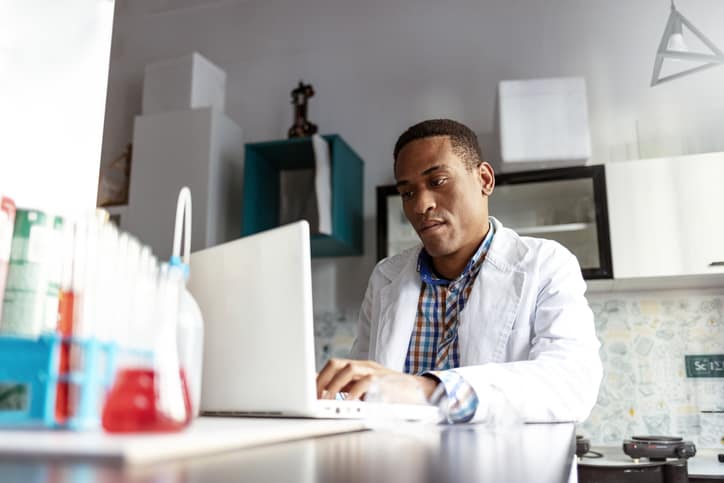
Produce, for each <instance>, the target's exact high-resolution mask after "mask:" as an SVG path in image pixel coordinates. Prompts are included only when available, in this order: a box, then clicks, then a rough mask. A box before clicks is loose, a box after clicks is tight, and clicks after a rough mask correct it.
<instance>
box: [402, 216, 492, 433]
mask: <svg viewBox="0 0 724 483" xmlns="http://www.w3.org/2000/svg"><path fill="white" fill-rule="evenodd" d="M489 226H490V229H489V230H488V234H487V236H486V237H485V239H484V240H483V242H482V243H481V244H480V247H478V249H477V251H476V252H475V254H474V255H473V256H472V258H471V259H470V261H469V262H468V264H467V265H466V266H465V269H464V270H463V272H462V273H461V274H460V275H459V276H458V278H456V279H455V280H447V279H443V278H440V277H438V276H437V275H435V272H434V270H433V268H432V258H431V257H430V255H429V254H428V253H427V252H426V251H425V249H424V248H423V249H422V250H421V251H420V255H419V257H418V261H417V271H418V272H419V273H420V279H421V280H422V288H421V290H420V298H419V300H418V303H417V318H416V321H415V327H414V329H413V331H412V336H411V337H410V345H409V347H408V350H407V358H406V359H405V372H406V373H408V374H429V375H431V376H434V377H435V378H437V379H439V380H440V382H441V383H442V384H443V386H444V389H445V393H446V395H447V397H448V401H449V409H450V412H449V418H450V419H451V421H452V422H466V421H469V420H470V419H471V418H472V417H473V415H474V414H475V410H476V409H477V407H478V397H477V395H476V394H475V391H474V390H473V388H472V386H471V385H470V384H469V383H468V382H466V381H465V380H464V379H463V378H462V376H460V375H458V374H457V373H456V372H454V371H453V370H452V369H454V368H456V367H460V351H459V344H458V324H459V319H460V312H462V311H463V309H464V308H465V305H466V303H467V301H468V298H469V297H470V292H471V291H472V289H473V283H474V282H475V279H476V278H477V276H478V273H479V272H480V267H481V266H482V264H483V260H484V259H485V254H486V253H487V252H488V248H490V244H491V242H492V241H493V234H494V228H493V224H492V223H490V224H489Z"/></svg>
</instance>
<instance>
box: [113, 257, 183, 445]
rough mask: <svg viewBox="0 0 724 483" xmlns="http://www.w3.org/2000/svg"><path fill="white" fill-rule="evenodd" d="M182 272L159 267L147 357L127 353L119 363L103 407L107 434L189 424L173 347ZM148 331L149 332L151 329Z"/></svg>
mask: <svg viewBox="0 0 724 483" xmlns="http://www.w3.org/2000/svg"><path fill="white" fill-rule="evenodd" d="M182 286H183V278H182V274H181V273H180V271H178V270H173V269H171V270H169V268H168V265H166V264H164V265H163V266H162V267H161V270H160V273H159V274H158V279H157V281H156V287H155V301H156V303H155V310H154V311H153V313H154V318H153V319H154V322H155V324H151V325H150V327H149V331H150V332H152V333H153V341H154V344H153V351H152V352H151V353H148V352H146V353H143V352H137V353H129V354H126V356H125V360H124V361H120V365H121V369H120V370H119V372H118V374H117V375H116V380H115V382H114V385H113V388H112V389H111V391H110V392H109V394H108V396H107V399H106V404H105V407H104V408H103V428H104V429H105V430H106V431H109V432H116V433H123V432H162V431H179V430H181V429H183V428H184V427H186V426H187V425H188V424H189V423H190V422H191V416H192V413H191V401H190V399H189V392H188V384H187V381H186V374H185V373H184V371H183V369H182V368H181V366H180V362H179V357H178V349H177V345H176V331H177V325H178V304H179V293H180V290H181V288H182ZM151 329H152V330H151Z"/></svg>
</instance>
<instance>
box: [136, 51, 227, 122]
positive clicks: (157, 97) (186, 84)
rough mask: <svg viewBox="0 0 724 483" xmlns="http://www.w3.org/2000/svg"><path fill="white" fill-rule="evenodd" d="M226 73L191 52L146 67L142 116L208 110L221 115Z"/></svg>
mask: <svg viewBox="0 0 724 483" xmlns="http://www.w3.org/2000/svg"><path fill="white" fill-rule="evenodd" d="M225 102H226V72H224V71H223V70H221V69H220V68H219V67H217V66H216V65H214V64H212V63H211V62H210V61H209V60H208V59H206V58H205V57H204V56H202V55H201V54H199V53H197V52H194V53H192V54H189V55H184V56H183V57H177V58H175V59H165V60H161V61H158V62H154V63H152V64H148V65H147V66H146V69H145V74H144V78H143V114H144V115H149V114H158V113H162V112H169V111H177V110H183V109H196V108H202V107H211V108H213V109H214V110H216V111H218V112H224V106H225Z"/></svg>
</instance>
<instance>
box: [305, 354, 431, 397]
mask: <svg viewBox="0 0 724 483" xmlns="http://www.w3.org/2000/svg"><path fill="white" fill-rule="evenodd" d="M390 375H395V376H397V377H402V378H410V382H411V384H409V387H419V388H420V389H421V390H422V392H423V394H424V395H425V397H426V398H429V397H430V395H431V394H432V392H433V391H434V390H435V387H437V381H436V380H435V379H433V378H429V377H423V376H411V375H409V374H403V373H401V372H397V371H393V370H392V369H387V368H386V367H384V366H382V365H380V364H378V363H377V362H375V361H357V360H351V359H330V360H329V361H328V362H327V364H326V365H325V366H324V369H322V371H321V372H320V373H319V375H317V397H318V398H319V399H334V398H335V396H336V394H337V393H338V392H346V393H347V397H346V399H360V398H361V397H362V396H363V395H364V394H365V393H366V392H367V390H368V389H369V387H370V385H371V384H372V382H373V381H374V380H375V378H379V377H383V376H390Z"/></svg>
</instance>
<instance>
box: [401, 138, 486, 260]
mask: <svg viewBox="0 0 724 483" xmlns="http://www.w3.org/2000/svg"><path fill="white" fill-rule="evenodd" d="M395 178H396V179H397V190H398V191H399V193H400V195H401V197H402V206H403V208H404V211H405V216H407V219H408V220H409V221H410V223H411V224H412V226H413V228H414V229H415V231H416V232H417V234H418V236H419V237H420V239H421V240H422V244H423V245H424V246H425V250H427V252H428V253H429V254H430V256H431V257H433V258H437V257H447V256H451V255H453V256H454V255H455V254H456V253H458V252H459V251H460V250H464V251H465V252H471V253H472V252H474V250H475V249H476V248H477V246H478V245H479V244H480V242H481V241H482V238H483V236H484V235H485V233H486V231H487V229H488V202H487V195H489V194H490V193H491V192H492V190H493V186H494V184H495V180H494V175H493V171H492V168H491V167H490V165H488V164H487V163H481V165H480V166H478V167H475V168H472V169H471V170H468V168H467V167H466V165H465V163H464V161H463V160H462V159H461V158H460V157H459V156H457V155H456V154H455V153H454V152H453V150H452V145H451V143H450V139H449V137H447V136H435V137H429V138H423V139H417V140H415V141H411V142H410V143H409V144H407V145H406V146H405V147H404V148H402V150H401V151H400V152H399V154H398V156H397V163H396V166H395Z"/></svg>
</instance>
